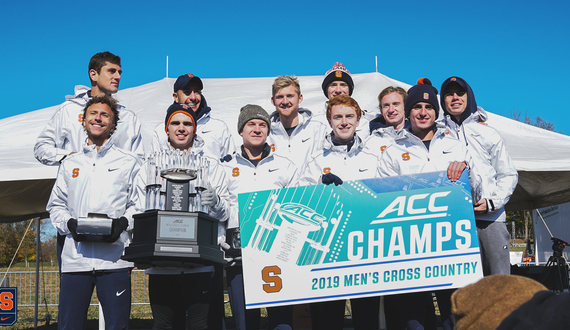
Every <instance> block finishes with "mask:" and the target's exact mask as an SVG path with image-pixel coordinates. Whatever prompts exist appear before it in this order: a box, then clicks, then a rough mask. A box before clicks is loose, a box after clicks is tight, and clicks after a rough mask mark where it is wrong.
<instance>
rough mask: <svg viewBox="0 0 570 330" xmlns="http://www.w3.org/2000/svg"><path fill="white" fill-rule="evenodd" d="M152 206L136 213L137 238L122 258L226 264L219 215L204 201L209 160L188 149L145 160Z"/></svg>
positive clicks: (139, 262) (142, 262)
mask: <svg viewBox="0 0 570 330" xmlns="http://www.w3.org/2000/svg"><path fill="white" fill-rule="evenodd" d="M145 169H146V176H147V185H146V211H145V212H144V213H140V214H135V215H134V216H133V218H134V222H135V226H134V230H133V240H132V242H131V244H130V245H129V246H128V247H126V248H125V254H124V256H123V257H122V259H125V260H128V261H132V262H134V263H135V265H136V266H137V267H138V268H148V267H152V266H163V267H184V266H185V265H196V264H201V265H211V264H215V263H224V262H225V261H224V258H223V253H222V251H221V250H220V248H219V247H218V222H219V221H218V220H217V219H215V218H213V217H211V216H209V215H208V211H209V207H207V206H203V205H201V204H200V197H201V193H202V191H204V190H205V189H206V187H207V183H208V177H207V174H208V169H209V161H208V159H207V158H205V157H200V156H197V155H194V154H191V153H189V152H188V151H186V150H185V151H182V150H163V151H160V152H156V153H154V154H152V155H150V156H149V157H148V158H147V159H146V164H145Z"/></svg>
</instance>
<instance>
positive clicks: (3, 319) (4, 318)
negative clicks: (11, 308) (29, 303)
mask: <svg viewBox="0 0 570 330" xmlns="http://www.w3.org/2000/svg"><path fill="white" fill-rule="evenodd" d="M10 317H11V316H8V317H1V318H0V320H1V321H6V320H7V319H9V318H10Z"/></svg>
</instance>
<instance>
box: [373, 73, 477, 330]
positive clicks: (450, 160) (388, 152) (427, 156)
mask: <svg viewBox="0 0 570 330" xmlns="http://www.w3.org/2000/svg"><path fill="white" fill-rule="evenodd" d="M404 109H405V114H406V117H407V118H408V119H409V121H410V128H408V129H402V130H400V131H398V132H397V134H396V137H395V139H394V143H393V144H392V145H390V146H388V147H387V148H386V149H385V150H384V152H383V153H382V156H381V158H380V173H381V175H382V176H396V175H403V174H414V173H422V172H433V171H444V170H447V176H448V178H449V179H450V180H451V181H457V179H459V177H460V176H461V174H462V172H463V170H465V169H466V168H467V164H470V163H471V162H470V158H469V156H468V155H467V152H466V149H465V147H464V146H463V144H462V143H461V142H460V141H459V140H458V139H456V138H454V137H452V136H451V135H450V134H449V132H448V129H447V128H445V127H443V126H438V125H437V124H436V119H437V118H438V115H439V103H438V100H437V90H436V89H435V88H434V87H433V86H432V85H431V82H430V81H429V80H427V79H420V80H418V85H415V86H413V87H411V88H410V89H409V90H408V96H407V98H406V103H405V107H404ZM470 174H471V173H470ZM470 177H473V178H475V176H474V175H470ZM475 180H476V179H475ZM450 295H451V292H448V291H446V292H440V293H439V294H438V298H439V299H440V300H441V301H442V304H441V305H440V306H445V307H442V308H440V311H441V313H442V319H444V320H446V319H448V318H449V316H450V314H451V307H450V302H449V297H450ZM430 298H431V295H430V293H429V292H419V293H410V294H404V295H396V296H392V297H390V301H391V303H392V304H394V305H396V306H397V307H398V310H399V314H400V325H401V326H402V327H404V326H407V327H408V328H412V329H423V322H424V316H425V307H426V304H427V303H428V302H429V299H430Z"/></svg>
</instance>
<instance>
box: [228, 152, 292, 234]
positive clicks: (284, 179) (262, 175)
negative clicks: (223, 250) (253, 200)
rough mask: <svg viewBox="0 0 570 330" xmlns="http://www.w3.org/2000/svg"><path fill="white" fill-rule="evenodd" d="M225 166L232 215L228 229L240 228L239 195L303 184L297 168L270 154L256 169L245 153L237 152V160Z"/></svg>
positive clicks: (289, 162) (284, 159) (235, 158)
mask: <svg viewBox="0 0 570 330" xmlns="http://www.w3.org/2000/svg"><path fill="white" fill-rule="evenodd" d="M223 165H224V169H225V171H226V174H227V176H228V182H229V183H228V186H229V189H230V194H231V214H230V219H229V220H228V227H227V228H237V227H239V218H238V216H239V209H238V194H241V193H245V192H252V191H262V190H270V189H281V188H287V187H295V186H297V185H298V181H299V171H298V170H297V167H296V166H295V164H293V162H292V161H290V160H289V159H287V158H285V157H283V156H280V155H277V154H275V153H273V152H270V153H269V155H268V156H267V157H265V158H264V159H262V160H261V161H260V162H259V163H258V164H257V166H254V165H253V164H252V163H251V162H250V161H249V160H248V159H246V158H245V157H244V156H243V155H242V154H241V152H237V153H236V154H235V157H233V158H232V159H231V160H230V161H229V162H225V163H223Z"/></svg>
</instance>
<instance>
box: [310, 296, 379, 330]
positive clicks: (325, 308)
mask: <svg viewBox="0 0 570 330" xmlns="http://www.w3.org/2000/svg"><path fill="white" fill-rule="evenodd" d="M345 304H346V300H335V301H326V302H320V303H314V304H311V326H312V328H313V330H321V329H322V330H325V329H327V330H334V329H339V330H342V329H343V328H344V308H345ZM350 305H351V307H352V325H353V327H354V329H355V330H360V329H363V330H367V329H379V328H380V321H379V318H380V297H367V298H354V299H350Z"/></svg>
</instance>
